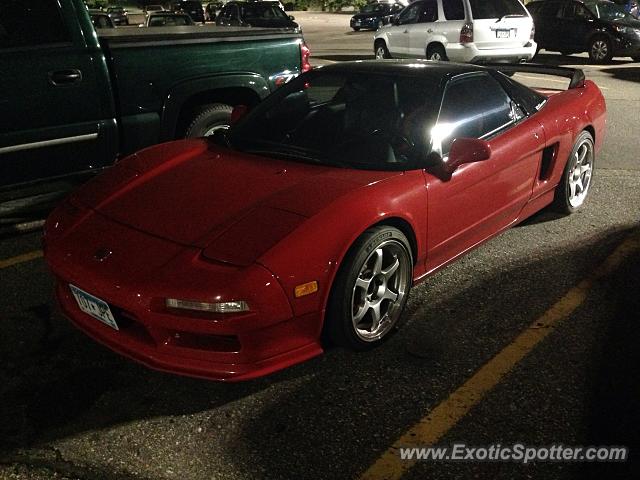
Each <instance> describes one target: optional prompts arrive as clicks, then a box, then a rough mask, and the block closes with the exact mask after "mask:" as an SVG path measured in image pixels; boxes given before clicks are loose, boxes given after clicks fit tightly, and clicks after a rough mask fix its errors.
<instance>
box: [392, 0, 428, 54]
mask: <svg viewBox="0 0 640 480" xmlns="http://www.w3.org/2000/svg"><path fill="white" fill-rule="evenodd" d="M421 4H422V2H415V3H413V4H412V5H409V6H408V7H407V8H405V9H404V10H403V11H402V12H400V14H399V15H398V19H397V20H396V22H395V24H394V25H393V26H392V27H389V29H388V32H387V38H388V39H389V45H387V48H388V49H389V52H390V53H391V56H393V57H408V56H409V27H410V26H411V25H413V24H414V23H416V21H417V20H418V15H419V12H420V9H421Z"/></svg>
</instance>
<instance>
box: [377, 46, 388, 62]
mask: <svg viewBox="0 0 640 480" xmlns="http://www.w3.org/2000/svg"><path fill="white" fill-rule="evenodd" d="M386 54H387V52H386V51H385V49H384V46H383V45H378V48H376V58H377V59H378V60H383V59H384V58H386Z"/></svg>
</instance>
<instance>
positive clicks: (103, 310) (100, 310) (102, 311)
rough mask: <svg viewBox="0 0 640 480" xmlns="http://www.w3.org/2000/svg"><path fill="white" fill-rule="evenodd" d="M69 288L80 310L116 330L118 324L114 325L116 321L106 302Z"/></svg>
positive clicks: (77, 289)
mask: <svg viewBox="0 0 640 480" xmlns="http://www.w3.org/2000/svg"><path fill="white" fill-rule="evenodd" d="M69 288H70V289H71V293H72V294H73V296H74V297H75V299H76V302H78V307H80V310H82V311H83V312H84V313H86V314H88V315H91V316H92V317H93V318H96V319H98V320H100V321H101V322H102V323H104V324H105V325H109V326H110V327H111V328H113V329H115V330H118V324H117V323H116V319H115V318H113V314H112V313H111V309H110V308H109V305H108V304H107V302H105V301H103V300H100V299H99V298H98V297H94V296H93V295H91V294H90V293H87V292H85V291H84V290H81V289H79V288H78V287H76V286H75V285H71V284H69Z"/></svg>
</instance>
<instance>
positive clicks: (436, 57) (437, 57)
mask: <svg viewBox="0 0 640 480" xmlns="http://www.w3.org/2000/svg"><path fill="white" fill-rule="evenodd" d="M429 60H436V61H440V60H442V55H440V52H438V51H435V52H431V56H429Z"/></svg>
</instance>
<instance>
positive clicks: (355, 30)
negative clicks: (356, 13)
mask: <svg viewBox="0 0 640 480" xmlns="http://www.w3.org/2000/svg"><path fill="white" fill-rule="evenodd" d="M351 28H353V31H354V32H359V31H360V27H351Z"/></svg>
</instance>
